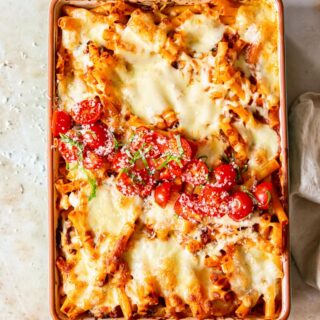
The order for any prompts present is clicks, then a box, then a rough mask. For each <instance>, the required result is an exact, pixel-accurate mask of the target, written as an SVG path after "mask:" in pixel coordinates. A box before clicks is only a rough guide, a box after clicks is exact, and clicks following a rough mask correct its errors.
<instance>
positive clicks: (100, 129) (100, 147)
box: [83, 123, 114, 156]
mask: <svg viewBox="0 0 320 320" xmlns="http://www.w3.org/2000/svg"><path fill="white" fill-rule="evenodd" d="M83 143H84V144H85V146H86V147H87V148H88V149H90V150H94V152H95V153H96V154H97V155H99V156H106V155H108V154H109V153H111V152H112V151H113V149H114V138H113V135H112V133H111V132H110V131H109V130H108V128H107V127H106V126H105V125H103V124H102V123H95V124H90V125H85V126H83Z"/></svg>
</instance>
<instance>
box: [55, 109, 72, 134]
mask: <svg viewBox="0 0 320 320" xmlns="http://www.w3.org/2000/svg"><path fill="white" fill-rule="evenodd" d="M71 122H72V119H71V116H70V115H69V114H68V113H67V112H65V111H63V110H55V111H54V112H53V115H52V124H51V130H52V133H53V135H54V136H55V137H59V136H60V134H63V133H66V132H67V131H68V130H69V129H70V128H71Z"/></svg>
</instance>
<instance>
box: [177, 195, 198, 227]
mask: <svg viewBox="0 0 320 320" xmlns="http://www.w3.org/2000/svg"><path fill="white" fill-rule="evenodd" d="M197 200H198V199H197V198H196V197H195V196H194V195H191V194H186V193H182V194H181V195H180V197H179V198H178V199H177V201H176V203H175V205H174V211H175V213H176V214H177V215H179V216H181V217H182V218H184V219H186V220H189V221H192V222H196V221H200V220H201V219H200V215H199V214H200V211H199V204H198V201H197Z"/></svg>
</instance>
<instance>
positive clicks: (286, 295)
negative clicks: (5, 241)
mask: <svg viewBox="0 0 320 320" xmlns="http://www.w3.org/2000/svg"><path fill="white" fill-rule="evenodd" d="M107 1H108V0H107ZM160 1H161V0H160ZM274 1H275V2H276V5H277V8H278V15H279V19H278V21H279V48H278V54H279V66H280V68H279V73H280V75H279V76H280V109H279V113H280V130H279V132H280V138H281V142H280V146H281V152H280V159H281V165H282V168H281V170H282V175H283V190H282V191H283V195H284V201H283V203H284V209H285V211H286V212H287V214H288V212H289V206H288V195H289V190H288V182H289V181H288V179H289V177H288V172H289V171H288V140H287V109H286V89H285V60H284V21H283V19H284V18H283V4H282V1H281V0H274ZM103 2H106V0H52V1H51V4H50V8H49V42H48V48H49V52H48V99H49V100H48V128H49V129H48V190H49V196H48V207H49V210H48V212H49V215H48V220H49V299H50V301H49V304H50V312H51V315H52V317H53V319H56V320H60V319H61V320H62V319H67V317H66V316H65V315H64V314H62V313H61V312H60V310H59V309H60V302H59V294H58V284H59V277H58V272H57V270H56V262H55V261H56V228H57V218H58V217H57V213H56V212H55V202H56V191H55V189H54V181H55V177H56V169H57V167H58V166H57V161H58V154H57V152H55V150H54V149H53V148H52V144H53V137H52V134H51V130H50V128H51V117H52V111H53V110H54V109H55V108H56V79H55V58H56V43H57V35H58V27H57V21H58V18H59V17H60V14H61V8H62V6H63V5H66V4H68V5H74V6H81V7H86V8H93V7H95V6H97V5H98V4H101V3H103ZM113 2H114V1H113ZM136 2H143V3H150V2H153V1H152V0H145V1H136ZM154 2H159V1H154ZM168 2H169V1H168ZM170 2H172V1H170ZM174 2H175V3H178V4H183V3H186V2H187V3H192V1H186V0H176V1H174ZM205 2H208V1H205ZM284 236H285V237H284V242H285V243H284V247H285V251H284V254H283V272H284V277H283V279H282V308H281V312H280V314H279V316H278V318H277V320H285V319H287V318H288V317H289V313H290V305H291V301H290V252H289V225H286V226H285V230H284ZM80 318H81V317H80ZM86 319H93V318H86ZM217 319H218V318H217ZM219 319H224V318H219ZM228 319H233V318H232V317H228ZM251 319H255V318H252V317H251Z"/></svg>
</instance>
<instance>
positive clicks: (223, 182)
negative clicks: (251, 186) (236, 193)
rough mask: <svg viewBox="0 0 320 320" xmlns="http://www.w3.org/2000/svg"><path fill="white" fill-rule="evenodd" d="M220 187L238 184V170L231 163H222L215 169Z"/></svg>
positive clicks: (230, 186)
mask: <svg viewBox="0 0 320 320" xmlns="http://www.w3.org/2000/svg"><path fill="white" fill-rule="evenodd" d="M214 175H215V177H216V180H217V185H218V187H221V188H224V189H226V190H230V189H232V187H234V186H235V184H236V179H237V172H236V169H235V168H234V167H233V166H232V165H231V164H221V165H219V166H218V167H216V168H215V169H214Z"/></svg>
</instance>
